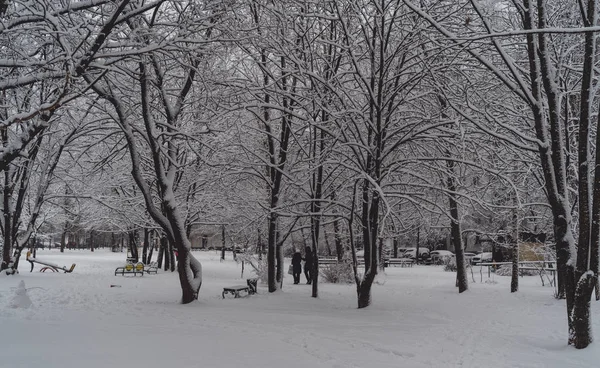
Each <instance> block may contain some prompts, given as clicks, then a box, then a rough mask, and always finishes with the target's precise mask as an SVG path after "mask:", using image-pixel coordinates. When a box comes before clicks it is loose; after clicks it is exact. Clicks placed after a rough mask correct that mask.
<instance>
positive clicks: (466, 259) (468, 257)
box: [465, 252, 477, 264]
mask: <svg viewBox="0 0 600 368" xmlns="http://www.w3.org/2000/svg"><path fill="white" fill-rule="evenodd" d="M476 255H477V253H469V252H465V261H467V263H469V264H471V263H473V262H471V261H472V260H473V257H475V256H476Z"/></svg>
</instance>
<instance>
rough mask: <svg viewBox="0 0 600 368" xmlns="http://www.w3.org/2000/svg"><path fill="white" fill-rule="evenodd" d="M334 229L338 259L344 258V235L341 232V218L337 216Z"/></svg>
mask: <svg viewBox="0 0 600 368" xmlns="http://www.w3.org/2000/svg"><path fill="white" fill-rule="evenodd" d="M333 231H334V232H335V253H336V255H337V259H338V261H341V260H343V259H344V245H343V244H342V236H341V234H340V220H339V218H338V217H336V218H335V219H334V220H333Z"/></svg>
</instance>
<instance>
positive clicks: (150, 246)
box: [146, 230, 154, 263]
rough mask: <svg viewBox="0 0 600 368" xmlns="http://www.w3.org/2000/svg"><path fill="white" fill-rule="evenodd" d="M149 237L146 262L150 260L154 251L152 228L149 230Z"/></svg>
mask: <svg viewBox="0 0 600 368" xmlns="http://www.w3.org/2000/svg"><path fill="white" fill-rule="evenodd" d="M149 236H150V239H149V243H150V244H149V248H150V249H149V250H148V258H147V259H146V260H147V261H148V263H150V262H152V253H153V252H154V230H151V231H150V234H149Z"/></svg>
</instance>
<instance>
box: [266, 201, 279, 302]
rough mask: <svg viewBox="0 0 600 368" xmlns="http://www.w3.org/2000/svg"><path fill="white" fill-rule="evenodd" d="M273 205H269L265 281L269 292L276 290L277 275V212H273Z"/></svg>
mask: <svg viewBox="0 0 600 368" xmlns="http://www.w3.org/2000/svg"><path fill="white" fill-rule="evenodd" d="M273 208H274V207H271V212H270V213H269V216H268V219H269V223H268V240H267V283H268V285H267V286H268V288H269V292H270V293H272V292H274V291H277V278H276V277H277V275H276V272H275V271H276V270H275V267H276V235H277V234H276V233H277V214H276V213H275V212H273V210H272V209H273Z"/></svg>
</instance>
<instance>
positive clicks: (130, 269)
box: [115, 262, 144, 276]
mask: <svg viewBox="0 0 600 368" xmlns="http://www.w3.org/2000/svg"><path fill="white" fill-rule="evenodd" d="M118 274H121V275H123V276H125V275H128V274H133V276H137V275H140V276H144V264H143V263H142V262H138V263H136V264H133V263H128V264H126V265H125V266H124V267H117V268H116V269H115V276H117V275H118Z"/></svg>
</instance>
